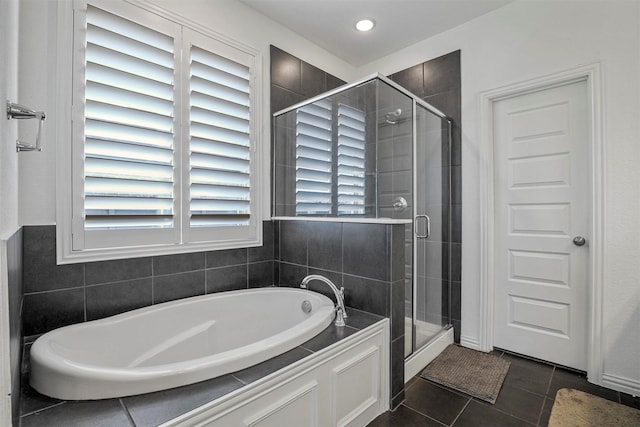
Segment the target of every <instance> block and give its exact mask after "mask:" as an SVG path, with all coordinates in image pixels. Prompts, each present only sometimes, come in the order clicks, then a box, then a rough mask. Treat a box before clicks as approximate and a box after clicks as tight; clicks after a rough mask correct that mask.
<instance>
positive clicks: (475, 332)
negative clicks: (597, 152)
mask: <svg viewBox="0 0 640 427" xmlns="http://www.w3.org/2000/svg"><path fill="white" fill-rule="evenodd" d="M456 49H461V51H462V52H461V60H462V131H463V137H462V145H463V151H462V164H463V172H462V175H463V177H462V181H463V182H462V187H463V201H462V203H463V218H462V221H463V236H462V241H463V244H462V246H463V253H462V258H463V259H462V337H463V339H465V340H467V341H468V342H474V340H475V341H476V342H477V340H478V338H479V335H480V331H479V329H478V328H479V312H478V309H479V292H478V289H479V288H478V278H479V277H480V250H481V249H480V246H479V242H480V234H479V230H480V224H479V221H478V219H479V213H480V200H479V197H478V194H479V181H480V177H479V172H480V171H479V153H478V142H479V140H480V137H479V131H480V123H479V119H480V117H479V108H480V102H479V94H480V93H481V92H483V91H487V90H491V89H495V88H498V87H501V86H505V85H508V84H511V83H516V82H520V81H524V80H527V79H531V78H535V77H541V76H545V75H549V74H552V73H555V72H558V71H562V70H565V69H570V68H574V67H577V66H578V65H580V64H586V63H592V62H594V61H602V63H603V68H604V85H603V86H604V99H603V105H602V107H603V110H604V146H605V162H606V163H605V200H606V201H607V203H606V208H605V211H606V212H605V242H604V248H605V253H604V257H605V259H604V261H605V265H604V268H605V271H604V301H603V306H604V319H603V320H604V343H603V344H604V382H603V384H606V385H608V386H610V387H616V388H617V389H621V390H622V389H626V390H627V391H629V390H630V389H633V390H635V391H636V394H638V393H640V332H639V327H640V262H638V256H639V255H640V220H639V218H640V192H639V191H638V185H639V184H640V166H639V165H640V148H639V147H640V140H639V139H640V138H639V137H640V130H639V122H640V105H639V103H640V101H639V94H640V85H639V81H640V58H639V57H640V2H638V1H605V0H602V1H587V2H575V1H553V2H551V1H536V2H533V1H518V2H515V3H512V4H510V5H508V6H506V7H503V8H500V9H498V10H496V11H494V12H491V13H489V14H487V15H484V16H482V17H480V18H477V19H475V20H473V21H471V22H468V23H466V24H464V25H462V26H459V27H457V28H454V29H453V30H450V31H448V32H446V33H443V34H440V35H438V36H435V37H432V38H430V39H428V40H424V41H422V42H420V43H418V44H416V45H413V46H411V47H409V48H407V49H404V50H402V51H399V52H397V53H396V54H394V55H390V56H388V57H386V58H382V59H380V60H378V61H376V62H374V63H371V64H368V65H366V66H364V67H361V68H360V69H359V74H361V75H366V74H369V73H372V72H374V71H380V72H381V73H382V74H390V73H393V72H395V71H399V70H402V69H405V68H407V67H410V66H412V65H415V64H417V63H421V62H424V61H426V60H429V59H432V58H434V57H437V56H440V55H442V54H444V53H447V52H450V51H453V50H456ZM625 387H626V388H625Z"/></svg>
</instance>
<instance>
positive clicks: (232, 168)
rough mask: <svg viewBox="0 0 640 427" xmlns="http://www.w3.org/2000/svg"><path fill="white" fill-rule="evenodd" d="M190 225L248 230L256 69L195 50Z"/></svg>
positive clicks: (191, 80) (191, 99) (192, 60)
mask: <svg viewBox="0 0 640 427" xmlns="http://www.w3.org/2000/svg"><path fill="white" fill-rule="evenodd" d="M189 69H190V73H189V87H190V91H189V115H190V124H189V126H190V189H189V191H190V225H191V226H192V227H219V226H240V225H248V224H249V219H250V215H251V209H250V202H251V200H250V178H251V176H250V154H251V151H250V149H251V140H250V113H251V105H250V101H251V96H250V88H251V82H250V77H251V75H250V69H249V67H248V66H247V65H244V64H242V63H239V62H236V61H234V60H232V59H228V58H225V57H222V56H219V55H216V54H214V53H211V52H208V51H206V50H205V49H202V48H200V47H197V46H191V48H190V63H189Z"/></svg>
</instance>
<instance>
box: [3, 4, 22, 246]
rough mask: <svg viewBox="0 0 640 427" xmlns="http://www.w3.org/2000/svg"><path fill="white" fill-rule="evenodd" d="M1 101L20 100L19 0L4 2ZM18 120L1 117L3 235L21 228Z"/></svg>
mask: <svg viewBox="0 0 640 427" xmlns="http://www.w3.org/2000/svg"><path fill="white" fill-rule="evenodd" d="M0 58H2V60H0V102H2V108H3V109H4V108H5V102H6V101H12V102H18V86H17V84H16V82H17V78H18V1H17V0H12V1H4V0H3V1H1V2H0ZM17 129H18V127H17V124H16V121H15V120H7V119H6V116H5V115H4V114H2V117H1V118H0V236H8V235H11V234H13V233H14V232H15V231H16V229H17V228H18V153H17V152H16V139H17V138H18V131H17Z"/></svg>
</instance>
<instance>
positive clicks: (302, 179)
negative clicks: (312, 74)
mask: <svg viewBox="0 0 640 427" xmlns="http://www.w3.org/2000/svg"><path fill="white" fill-rule="evenodd" d="M332 164H333V141H332V104H331V101H329V100H321V101H318V102H315V103H313V104H310V105H307V106H304V107H302V108H299V109H298V110H297V112H296V214H305V215H330V214H331V207H332V186H333V172H332Z"/></svg>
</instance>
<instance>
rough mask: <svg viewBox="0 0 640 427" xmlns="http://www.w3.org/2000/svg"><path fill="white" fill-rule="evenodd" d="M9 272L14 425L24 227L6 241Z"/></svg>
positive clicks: (20, 346)
mask: <svg viewBox="0 0 640 427" xmlns="http://www.w3.org/2000/svg"><path fill="white" fill-rule="evenodd" d="M2 244H6V254H7V274H8V279H9V280H8V285H9V353H10V367H11V395H12V396H13V397H12V399H11V414H12V418H13V423H14V425H17V420H18V416H19V411H20V407H19V405H20V399H18V398H17V396H20V381H21V378H20V377H21V375H20V364H21V360H22V339H23V333H22V321H21V320H22V319H21V318H20V317H21V311H22V298H23V297H22V229H19V230H18V231H16V232H15V233H14V234H13V235H12V236H11V237H10V238H9V239H8V240H7V241H6V242H2Z"/></svg>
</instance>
